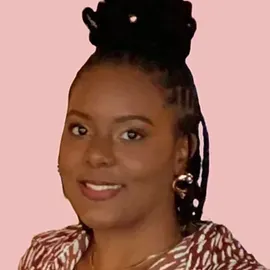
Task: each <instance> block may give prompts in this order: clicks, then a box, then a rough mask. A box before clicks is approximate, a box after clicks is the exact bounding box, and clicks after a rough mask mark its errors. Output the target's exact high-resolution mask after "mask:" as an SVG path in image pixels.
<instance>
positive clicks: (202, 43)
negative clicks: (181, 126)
mask: <svg viewBox="0 0 270 270" xmlns="http://www.w3.org/2000/svg"><path fill="white" fill-rule="evenodd" d="M96 3H97V1H96V0H95V1H89V0H80V1H78V0H76V1H75V0H73V1H70V0H69V1H63V0H58V1H55V0H54V1H53V0H46V1H33V0H31V1H30V0H26V1H16V2H15V1H1V4H0V10H1V11H0V13H1V14H0V30H1V39H0V42H1V45H0V46H1V47H0V48H1V50H0V59H1V61H0V67H1V91H0V93H1V94H0V95H1V96H0V120H1V122H0V123H1V137H0V138H1V139H0V143H1V145H0V147H1V148H0V149H1V150H0V158H1V163H0V166H1V170H0V173H1V188H0V192H1V196H0V198H1V204H0V205H1V206H0V207H1V230H0V233H1V235H0V236H1V245H0V248H1V253H0V254H1V269H7V270H12V269H17V265H18V261H19V258H20V257H21V255H22V254H23V253H24V251H25V249H26V248H27V247H28V245H29V243H30V240H31V238H32V236H33V235H34V234H36V233H39V232H41V231H45V230H49V229H54V228H61V227H64V226H66V225H68V224H72V223H74V222H76V221H77V220H76V217H75V215H74V213H73V210H72V209H71V207H70V205H69V203H68V202H67V201H66V200H65V199H64V198H63V196H62V190H61V185H60V179H59V177H58V174H57V169H56V166H57V154H58V145H59V141H60V136H61V132H62V127H63V122H64V117H65V110H66V102H67V93H68V89H69V86H70V83H71V82H72V79H73V77H74V75H75V73H76V71H77V70H78V69H79V67H80V66H81V65H82V64H83V63H84V61H85V60H86V59H87V58H88V56H89V55H90V54H91V53H92V52H93V50H94V48H93V47H92V46H91V45H90V43H89V42H88V31H87V29H86V27H85V26H84V24H83V22H82V19H81V11H82V9H83V8H84V7H85V6H94V7H96ZM193 4H194V16H195V18H196V20H197V22H198V31H197V33H196V36H195V38H194V41H193V46H192V52H191V56H190V57H189V60H188V62H189V65H190V68H191V69H192V71H193V73H194V77H195V80H196V84H197V87H198V91H199V95H200V99H201V103H202V107H203V110H204V114H205V117H206V119H207V122H208V127H209V131H210V135H211V155H212V159H211V174H210V179H209V190H208V198H207V202H206V205H205V212H204V217H205V218H210V219H212V220H213V221H215V222H219V223H223V224H225V225H227V226H228V227H229V228H230V229H231V230H232V232H233V233H234V235H235V237H236V238H237V239H239V240H240V242H241V243H242V244H243V245H244V247H245V248H246V249H247V250H248V251H249V252H251V253H253V254H254V255H255V256H256V257H257V259H258V260H259V261H260V262H261V263H263V264H265V265H266V266H270V231H269V228H270V210H269V206H270V198H269V189H270V179H269V168H270V165H269V161H270V159H269V150H270V147H269V145H270V144H269V137H270V132H269V125H270V121H269V116H270V109H269V107H270V106H269V97H270V95H269V91H270V83H269V77H270V74H269V70H270V66H269V63H270V59H269V58H270V57H269V49H270V42H269V26H270V16H269V10H270V2H269V0H256V1H246V0H238V1H236V0H226V1H225V0H223V1H220V0H219V1H217V0H203V1H202V0H196V1H195V0H194V1H193ZM267 32H268V34H267Z"/></svg>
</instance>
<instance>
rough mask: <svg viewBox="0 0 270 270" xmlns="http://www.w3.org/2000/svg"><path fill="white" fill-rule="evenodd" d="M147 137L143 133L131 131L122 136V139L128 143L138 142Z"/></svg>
mask: <svg viewBox="0 0 270 270" xmlns="http://www.w3.org/2000/svg"><path fill="white" fill-rule="evenodd" d="M144 137H145V136H144V135H143V134H142V132H138V131H136V130H133V129H130V130H128V131H126V132H124V133H123V134H122V136H121V138H122V139H124V140H127V141H138V140H141V139H143V138H144Z"/></svg>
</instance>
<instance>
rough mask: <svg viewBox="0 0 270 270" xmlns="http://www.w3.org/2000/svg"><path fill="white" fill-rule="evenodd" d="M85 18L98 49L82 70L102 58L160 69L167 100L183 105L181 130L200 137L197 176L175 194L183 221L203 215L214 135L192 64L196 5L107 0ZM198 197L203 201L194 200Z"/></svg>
mask: <svg viewBox="0 0 270 270" xmlns="http://www.w3.org/2000/svg"><path fill="white" fill-rule="evenodd" d="M83 21H84V23H85V24H86V25H87V27H88V29H89V30H90V35H89V39H90V42H91V43H92V44H93V45H94V46H96V51H95V52H94V54H93V55H91V56H90V58H89V59H88V60H87V62H86V63H85V65H84V66H83V67H82V69H81V70H80V71H79V72H78V76H79V75H80V72H82V71H83V70H84V69H86V68H89V67H90V66H92V65H94V64H96V63H100V62H102V61H111V62H114V63H122V62H123V61H127V62H128V63H129V64H131V65H137V66H139V67H140V68H143V69H144V70H145V71H146V72H149V73H151V72H153V71H159V72H160V74H161V76H160V78H161V79H162V80H161V82H160V83H161V85H162V86H163V87H164V88H165V89H167V90H168V91H167V93H168V95H167V103H168V104H175V105H179V108H180V111H181V116H180V115H179V123H178V125H177V127H176V131H177V134H178V136H180V135H179V134H180V133H181V134H184V135H187V136H188V137H190V135H191V134H193V135H194V136H195V137H196V139H197V141H198V143H197V148H196V151H195V154H194V155H193V156H191V157H190V159H189V162H188V167H187V170H188V172H189V173H191V174H192V175H193V177H194V182H193V184H192V187H191V188H190V189H189V192H188V195H187V197H186V198H185V199H184V200H182V199H180V197H179V196H175V205H176V211H177V213H178V217H179V219H180V221H181V223H182V224H188V223H190V222H196V221H201V217H202V213H203V206H204V202H205V198H206V190H207V182H208V174H209V136H208V131H207V127H206V123H205V120H204V117H203V114H202V112H201V108H200V104H199V99H198V95H197V90H196V87H195V84H194V81H193V76H192V74H191V71H190V69H189V68H188V66H187V64H186V58H187V56H188V55H189V53H190V47H191V39H192V38H193V36H194V33H195V31H196V28H197V25H196V21H195V20H194V18H193V17H192V5H191V3H190V2H188V1H183V0H105V1H102V2H100V3H99V4H98V7H97V10H96V11H93V10H92V9H91V8H89V7H87V8H85V9H84V10H83ZM200 124H201V125H202V130H203V134H202V135H203V144H204V147H203V157H201V153H200V133H199V126H200ZM194 199H196V200H197V201H198V205H196V206H195V205H194Z"/></svg>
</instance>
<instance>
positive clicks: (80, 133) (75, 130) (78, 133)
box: [69, 124, 87, 136]
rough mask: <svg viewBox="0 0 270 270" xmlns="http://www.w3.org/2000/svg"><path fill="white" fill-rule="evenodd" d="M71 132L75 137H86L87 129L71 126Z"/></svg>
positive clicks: (76, 125) (78, 125)
mask: <svg viewBox="0 0 270 270" xmlns="http://www.w3.org/2000/svg"><path fill="white" fill-rule="evenodd" d="M69 130H70V132H71V133H72V134H73V135H75V136H84V135H86V133H87V129H86V128H85V127H84V126H82V125H80V124H72V125H70V126H69Z"/></svg>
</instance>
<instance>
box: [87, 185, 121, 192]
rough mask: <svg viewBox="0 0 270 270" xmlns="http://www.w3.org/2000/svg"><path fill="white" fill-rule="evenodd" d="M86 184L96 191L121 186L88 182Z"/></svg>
mask: <svg viewBox="0 0 270 270" xmlns="http://www.w3.org/2000/svg"><path fill="white" fill-rule="evenodd" d="M86 186H87V187H88V188H91V189H93V190H96V191H102V190H112V189H113V190H115V189H118V188H120V187H121V185H93V184H90V183H86Z"/></svg>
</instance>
